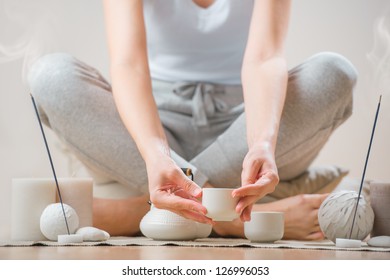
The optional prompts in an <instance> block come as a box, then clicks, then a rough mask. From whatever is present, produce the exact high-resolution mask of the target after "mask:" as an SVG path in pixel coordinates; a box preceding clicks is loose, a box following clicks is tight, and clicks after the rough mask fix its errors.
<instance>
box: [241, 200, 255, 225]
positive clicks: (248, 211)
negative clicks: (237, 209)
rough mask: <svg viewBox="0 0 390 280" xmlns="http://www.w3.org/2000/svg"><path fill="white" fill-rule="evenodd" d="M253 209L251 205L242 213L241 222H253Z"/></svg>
mask: <svg viewBox="0 0 390 280" xmlns="http://www.w3.org/2000/svg"><path fill="white" fill-rule="evenodd" d="M252 207H253V204H251V205H249V206H248V207H246V208H245V209H244V211H242V213H241V216H240V218H241V221H243V222H249V221H250V220H251V212H252Z"/></svg>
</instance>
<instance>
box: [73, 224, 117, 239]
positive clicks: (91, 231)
mask: <svg viewBox="0 0 390 280" xmlns="http://www.w3.org/2000/svg"><path fill="white" fill-rule="evenodd" d="M76 234H81V235H82V236H83V240H84V241H106V240H107V239H109V238H110V234H109V233H108V232H106V231H104V230H101V229H98V228H95V227H82V228H79V229H78V230H77V231H76Z"/></svg>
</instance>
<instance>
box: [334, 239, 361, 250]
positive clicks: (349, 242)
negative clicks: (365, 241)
mask: <svg viewBox="0 0 390 280" xmlns="http://www.w3.org/2000/svg"><path fill="white" fill-rule="evenodd" d="M361 246H362V241H361V240H356V239H345V238H336V247H339V248H360V247H361Z"/></svg>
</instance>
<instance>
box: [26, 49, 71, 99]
mask: <svg viewBox="0 0 390 280" xmlns="http://www.w3.org/2000/svg"><path fill="white" fill-rule="evenodd" d="M74 64H75V58H74V57H73V56H71V55H70V54H66V53H52V54H47V55H44V56H42V57H41V58H39V59H38V60H37V61H36V62H35V63H34V64H33V65H32V66H31V68H30V69H29V71H28V76H27V82H28V85H29V87H30V90H31V93H32V95H33V96H34V97H35V98H36V99H37V100H38V101H39V102H40V103H42V102H43V103H45V101H48V100H50V98H52V97H54V96H55V95H56V94H58V93H59V92H61V91H60V90H58V89H59V88H62V87H63V86H64V83H67V81H68V80H69V78H71V75H74V71H73V69H74Z"/></svg>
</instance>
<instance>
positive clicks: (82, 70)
mask: <svg viewBox="0 0 390 280" xmlns="http://www.w3.org/2000/svg"><path fill="white" fill-rule="evenodd" d="M28 78H29V85H30V88H31V92H32V94H33V96H34V97H35V100H36V102H37V103H38V105H39V110H40V115H41V117H42V120H43V121H44V123H45V124H46V125H47V126H49V127H50V128H51V129H52V130H54V132H55V133H56V134H57V135H58V136H59V138H60V139H61V140H62V141H63V142H64V143H65V144H66V145H67V147H68V148H69V149H70V150H71V151H72V152H73V153H74V154H75V155H76V156H77V158H78V159H79V160H81V161H82V162H83V163H84V164H85V166H87V167H88V168H89V169H90V170H92V171H93V172H94V173H99V174H103V175H104V176H106V177H108V178H111V179H112V180H114V181H117V182H118V183H120V184H122V185H123V186H125V187H128V188H132V189H134V190H136V191H138V192H139V193H146V192H147V191H148V188H147V175H146V168H145V164H144V161H143V159H142V158H141V156H140V154H139V152H138V150H137V147H136V145H135V143H134V141H133V140H132V138H131V136H130V134H129V133H128V131H127V130H126V128H125V126H124V125H123V123H122V121H121V119H120V117H119V114H118V112H117V110H116V107H115V104H114V100H113V96H112V93H111V86H110V84H109V83H108V82H107V81H106V80H105V79H104V78H103V77H102V76H101V75H100V74H99V72H98V71H97V70H95V69H94V68H92V67H90V66H88V65H86V64H85V63H83V62H81V61H79V60H77V59H76V58H74V57H72V56H71V55H68V54H63V53H56V54H49V55H46V56H43V57H42V58H40V59H39V60H38V61H37V62H36V63H35V64H34V65H33V67H32V68H31V71H30V73H29V77H28ZM152 82H153V83H152V84H153V95H154V97H155V100H156V103H157V106H158V109H159V114H160V117H161V120H162V124H163V126H164V129H165V132H166V135H167V138H168V141H169V144H170V147H171V149H172V157H173V159H174V160H175V161H176V162H177V164H178V165H179V166H180V167H191V168H192V169H193V171H194V180H195V182H196V183H198V184H199V185H200V186H202V185H203V184H204V183H205V182H206V181H209V182H210V183H211V184H212V185H214V186H216V187H235V186H239V185H240V175H241V169H242V161H243V159H244V157H245V155H246V152H247V149H248V147H247V141H246V132H245V113H244V105H243V97H242V87H241V86H224V85H214V84H209V83H201V82H199V83H196V82H194V83H191V82H189V83H171V82H164V81H157V80H153V81H152ZM355 83H356V70H355V69H354V67H353V66H352V64H351V63H350V62H349V61H348V60H346V59H345V58H344V57H342V56H340V55H338V54H334V53H320V54H317V55H315V56H313V57H311V58H309V59H308V60H306V61H305V62H303V63H302V64H300V65H299V66H297V67H295V68H293V69H292V70H291V71H289V79H288V88H287V97H286V102H285V107H284V110H283V114H282V119H281V124H280V131H279V137H278V141H277V148H276V164H277V166H278V172H279V176H280V179H281V180H282V181H284V180H289V179H292V178H295V177H297V176H298V175H300V174H302V173H303V172H304V171H305V170H306V169H307V168H308V166H309V165H310V164H311V163H312V161H313V160H314V159H315V157H316V156H317V154H318V153H319V151H320V150H321V148H322V147H323V146H324V144H325V143H326V141H327V139H328V138H329V136H330V135H331V134H332V132H333V131H334V130H335V129H336V128H337V127H338V126H339V125H340V124H341V123H343V122H344V121H345V120H346V119H347V118H348V117H349V116H350V115H351V112H352V91H353V87H354V85H355ZM259 109H261V108H259ZM140 121H142V120H140Z"/></svg>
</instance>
